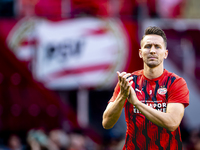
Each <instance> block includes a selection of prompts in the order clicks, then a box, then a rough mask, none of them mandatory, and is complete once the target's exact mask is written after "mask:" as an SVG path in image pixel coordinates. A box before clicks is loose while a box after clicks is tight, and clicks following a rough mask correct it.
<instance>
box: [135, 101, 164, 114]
mask: <svg viewBox="0 0 200 150" xmlns="http://www.w3.org/2000/svg"><path fill="white" fill-rule="evenodd" d="M141 102H143V103H144V102H145V101H141ZM146 105H147V106H150V107H152V108H153V109H156V110H158V111H161V112H166V107H167V104H166V103H165V102H162V100H158V101H155V102H153V101H150V100H147V101H146ZM133 112H134V113H136V114H137V113H141V112H140V111H139V110H138V109H137V108H136V107H135V106H133Z"/></svg>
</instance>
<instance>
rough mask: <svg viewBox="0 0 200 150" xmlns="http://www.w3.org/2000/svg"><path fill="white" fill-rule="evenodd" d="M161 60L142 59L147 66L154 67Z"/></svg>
mask: <svg viewBox="0 0 200 150" xmlns="http://www.w3.org/2000/svg"><path fill="white" fill-rule="evenodd" d="M162 62H163V61H161V60H157V61H148V60H147V61H144V63H145V64H146V65H147V66H148V67H149V68H155V67H157V66H159V65H160V64H161V63H162Z"/></svg>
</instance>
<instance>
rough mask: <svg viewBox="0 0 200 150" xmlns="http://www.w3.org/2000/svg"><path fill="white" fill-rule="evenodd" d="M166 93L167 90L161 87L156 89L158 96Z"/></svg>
mask: <svg viewBox="0 0 200 150" xmlns="http://www.w3.org/2000/svg"><path fill="white" fill-rule="evenodd" d="M166 93H167V88H164V87H161V88H159V89H158V94H160V95H164V94H166Z"/></svg>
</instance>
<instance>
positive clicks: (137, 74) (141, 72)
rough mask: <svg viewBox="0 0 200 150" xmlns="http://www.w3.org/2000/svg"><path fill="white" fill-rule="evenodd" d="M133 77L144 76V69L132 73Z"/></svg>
mask: <svg viewBox="0 0 200 150" xmlns="http://www.w3.org/2000/svg"><path fill="white" fill-rule="evenodd" d="M131 74H132V75H136V76H140V75H142V74H143V69H142V70H137V71H134V72H132V73H131Z"/></svg>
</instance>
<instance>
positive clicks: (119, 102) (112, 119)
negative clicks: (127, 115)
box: [102, 72, 133, 129]
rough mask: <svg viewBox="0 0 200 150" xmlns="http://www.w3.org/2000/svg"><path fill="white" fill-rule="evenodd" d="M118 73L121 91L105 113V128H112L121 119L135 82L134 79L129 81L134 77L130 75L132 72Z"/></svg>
mask: <svg viewBox="0 0 200 150" xmlns="http://www.w3.org/2000/svg"><path fill="white" fill-rule="evenodd" d="M117 74H118V85H119V87H120V92H119V94H118V96H117V97H116V99H115V101H114V102H110V103H109V104H108V106H107V108H106V110H105V111H104V113H103V121H102V125H103V127H104V128H105V129H110V128H112V127H113V126H114V125H115V123H116V122H117V120H118V119H119V117H120V115H121V113H122V109H123V107H124V103H125V100H126V99H127V97H128V95H129V93H130V88H131V85H132V83H133V81H131V82H130V83H129V81H130V80H132V79H133V77H129V76H130V75H131V74H130V73H128V74H127V73H126V72H122V73H119V72H117Z"/></svg>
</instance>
